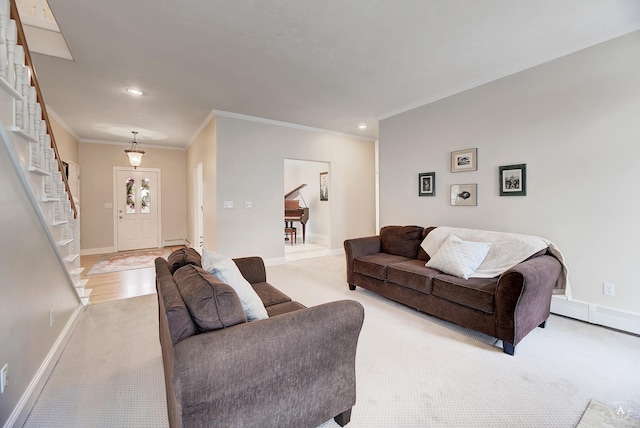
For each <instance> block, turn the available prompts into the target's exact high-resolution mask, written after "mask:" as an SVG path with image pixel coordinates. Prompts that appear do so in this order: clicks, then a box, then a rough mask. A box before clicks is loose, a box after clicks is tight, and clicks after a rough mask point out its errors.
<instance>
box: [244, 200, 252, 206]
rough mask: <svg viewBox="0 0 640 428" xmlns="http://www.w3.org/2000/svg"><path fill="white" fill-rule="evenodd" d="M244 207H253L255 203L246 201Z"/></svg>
mask: <svg viewBox="0 0 640 428" xmlns="http://www.w3.org/2000/svg"><path fill="white" fill-rule="evenodd" d="M244 207H245V208H251V207H253V204H252V203H251V201H244Z"/></svg>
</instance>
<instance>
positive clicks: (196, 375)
mask: <svg viewBox="0 0 640 428" xmlns="http://www.w3.org/2000/svg"><path fill="white" fill-rule="evenodd" d="M363 320H364V309H363V307H362V305H360V303H358V302H355V301H352V300H343V301H338V302H331V303H327V304H323V305H319V306H315V307H312V308H307V309H301V310H298V311H295V312H290V313H287V314H283V315H279V316H275V317H273V318H269V319H266V320H261V321H254V322H250V323H246V324H238V325H236V326H233V327H229V328H226V329H222V330H216V331H212V332H209V333H204V334H200V335H196V336H192V337H190V338H188V339H186V340H184V341H182V342H180V343H179V344H177V345H176V347H175V355H176V358H175V360H176V370H175V375H174V379H173V382H174V384H176V385H179V386H178V387H179V388H180V390H181V392H182V403H181V404H182V419H183V423H184V426H230V422H231V421H232V423H231V425H233V426H242V427H253V426H256V427H258V426H259V427H269V426H318V425H320V424H321V423H323V422H325V421H327V420H329V419H331V418H333V417H335V416H337V415H339V414H341V413H343V412H345V411H346V410H349V409H350V408H351V407H352V406H353V405H354V404H355V398H356V397H355V354H356V346H357V342H358V336H359V334H360V329H361V328H362V322H363Z"/></svg>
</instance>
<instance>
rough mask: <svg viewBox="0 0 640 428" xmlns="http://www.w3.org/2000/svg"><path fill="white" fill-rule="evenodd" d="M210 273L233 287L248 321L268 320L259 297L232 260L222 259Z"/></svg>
mask: <svg viewBox="0 0 640 428" xmlns="http://www.w3.org/2000/svg"><path fill="white" fill-rule="evenodd" d="M210 272H211V274H213V276H215V277H216V278H218V279H219V280H220V281H223V282H225V283H226V284H229V285H230V286H231V287H233V289H234V290H235V291H236V293H237V294H238V297H239V298H240V303H241V304H242V308H243V309H244V313H245V314H247V319H248V320H249V321H255V320H263V319H267V318H269V315H268V314H267V310H266V309H265V307H264V304H263V303H262V300H260V297H259V296H258V294H256V292H255V291H254V289H253V287H251V284H249V281H247V280H246V279H245V277H244V276H242V273H240V269H238V266H237V265H236V264H235V262H234V261H233V260H231V259H224V260H220V261H219V262H217V263H214V265H213V267H212V269H211V271H210Z"/></svg>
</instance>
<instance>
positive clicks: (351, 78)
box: [33, 0, 640, 147]
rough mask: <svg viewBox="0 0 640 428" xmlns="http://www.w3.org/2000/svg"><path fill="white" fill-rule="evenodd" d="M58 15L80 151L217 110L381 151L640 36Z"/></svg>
mask: <svg viewBox="0 0 640 428" xmlns="http://www.w3.org/2000/svg"><path fill="white" fill-rule="evenodd" d="M49 4H50V7H51V10H52V11H53V14H54V16H55V18H56V20H57V22H58V25H59V27H60V30H61V32H62V34H63V36H64V39H65V40H66V42H67V45H68V47H69V50H70V52H71V55H72V56H73V61H70V60H66V59H61V58H57V57H53V56H48V55H41V54H34V55H33V56H34V62H35V66H36V71H37V73H38V78H39V80H40V84H41V86H42V91H43V95H44V98H45V101H46V103H47V106H48V107H50V108H51V109H52V110H53V112H54V113H55V116H56V117H58V118H60V119H61V120H62V121H63V123H64V125H65V126H66V127H68V128H69V129H70V131H72V133H73V135H74V136H76V137H77V138H78V139H79V140H80V141H86V142H102V141H105V142H107V141H108V142H123V143H125V142H127V141H128V140H130V137H131V131H132V130H137V131H140V134H139V140H141V141H143V143H144V144H145V145H151V146H171V147H186V146H188V144H189V143H190V142H191V141H192V139H193V137H194V136H195V134H196V133H197V132H198V130H199V128H200V127H201V125H202V124H203V121H204V120H205V119H206V118H207V117H208V116H209V115H210V114H211V112H212V110H219V111H224V112H231V113H235V114H240V115H249V116H256V117H260V118H266V119H272V120H277V121H284V122H291V123H295V124H300V125H305V126H310V127H315V128H322V129H327V130H331V131H337V132H341V133H346V134H350V135H356V136H361V137H363V138H370V139H372V140H374V139H376V138H377V133H378V120H380V119H383V118H386V117H390V116H393V115H395V114H398V113H401V112H403V111H407V110H409V109H411V108H414V107H418V106H420V105H424V104H427V103H429V102H433V101H436V100H438V99H442V98H444V97H447V96H449V95H453V94H455V93H458V92H461V91H464V90H467V89H470V88H472V87H475V86H478V85H481V84H484V83H487V82H490V81H493V80H496V79H499V78H501V77H504V76H507V75H509V74H513V73H516V72H518V71H521V70H524V69H527V68H530V67H532V66H535V65H538V64H541V63H544V62H547V61H550V60H552V59H555V58H558V57H560V56H564V55H567V54H570V53H572V52H575V51H577V50H580V49H583V48H586V47H589V46H592V45H594V44H597V43H600V42H603V41H606V40H609V39H612V38H615V37H618V36H621V35H623V34H626V33H629V32H632V31H636V30H639V29H640V1H637V0H562V1H557V0H539V1H535V2H534V1H513V0H486V1H477V0H449V1H445V0H440V1H437V0H403V1H398V0H349V1H344V0H322V1H320V0H226V1H225V0H216V1H213V0H189V1H175V0H136V1H131V0H110V1H86V0H49ZM621 66H622V65H621ZM127 87H137V88H140V89H141V90H142V91H143V92H144V95H142V96H140V97H132V96H130V95H128V94H127V93H126V92H125V88H127ZM360 123H366V124H367V125H368V128H367V129H366V130H360V129H358V124H360Z"/></svg>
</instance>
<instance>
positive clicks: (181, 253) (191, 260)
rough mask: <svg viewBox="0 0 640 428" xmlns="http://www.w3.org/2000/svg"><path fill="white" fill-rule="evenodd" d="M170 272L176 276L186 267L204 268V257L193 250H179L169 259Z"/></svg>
mask: <svg viewBox="0 0 640 428" xmlns="http://www.w3.org/2000/svg"><path fill="white" fill-rule="evenodd" d="M167 262H168V263H169V270H170V271H171V274H174V273H175V272H176V271H177V270H178V269H180V268H181V267H182V266H185V265H194V266H202V257H201V256H200V253H198V252H197V251H196V250H194V249H193V248H179V249H177V250H175V251H174V252H173V253H171V254H169V257H167Z"/></svg>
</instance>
